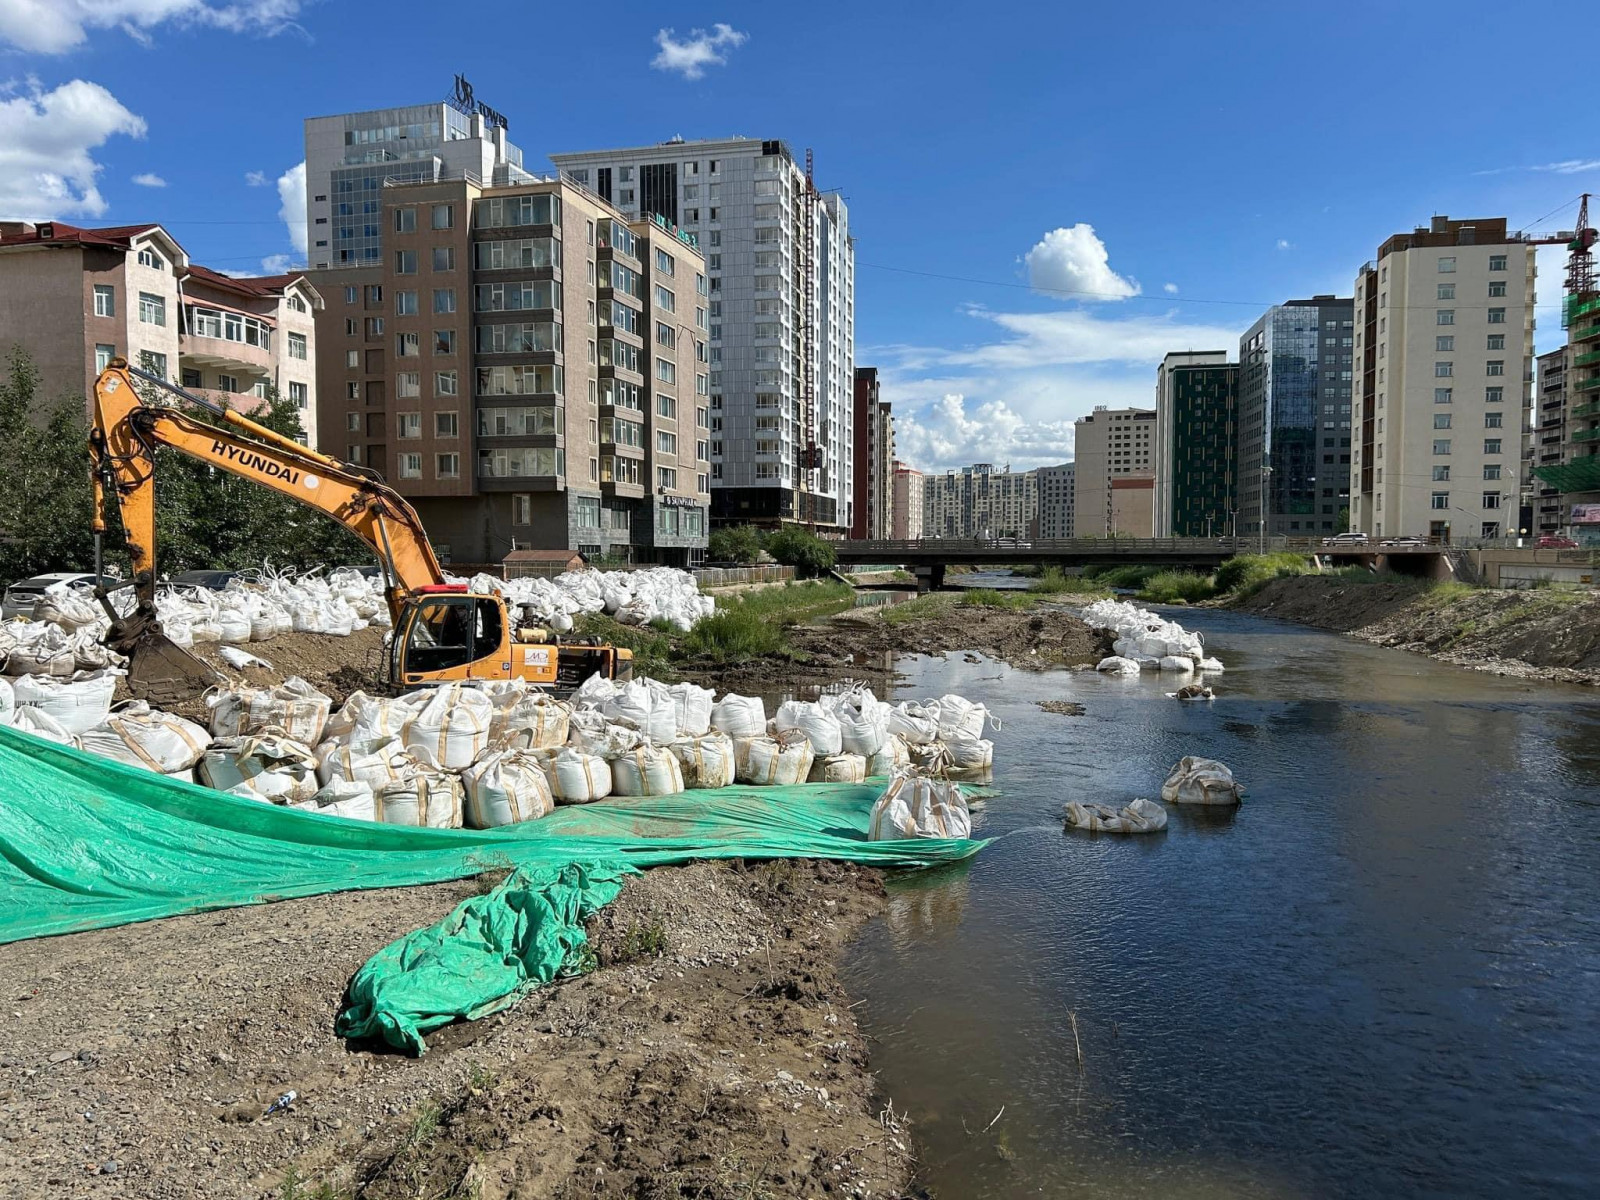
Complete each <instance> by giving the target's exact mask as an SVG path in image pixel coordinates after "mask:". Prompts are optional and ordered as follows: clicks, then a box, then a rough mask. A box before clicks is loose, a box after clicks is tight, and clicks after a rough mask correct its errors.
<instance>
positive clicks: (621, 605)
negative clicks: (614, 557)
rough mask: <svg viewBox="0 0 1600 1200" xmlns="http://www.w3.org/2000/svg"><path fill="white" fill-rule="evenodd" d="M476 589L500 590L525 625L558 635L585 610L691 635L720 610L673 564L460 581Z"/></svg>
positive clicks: (476, 590)
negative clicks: (698, 624)
mask: <svg viewBox="0 0 1600 1200" xmlns="http://www.w3.org/2000/svg"><path fill="white" fill-rule="evenodd" d="M454 582H457V583H465V584H467V586H468V587H470V588H471V589H472V591H474V592H484V593H487V592H499V593H500V594H501V595H502V596H504V597H505V601H506V606H507V607H508V608H510V609H511V610H512V611H513V612H514V613H515V614H516V616H517V619H518V622H519V624H521V625H523V626H544V627H546V628H549V629H553V630H555V631H556V632H557V633H566V632H567V631H568V630H569V629H571V628H572V624H573V619H574V618H575V617H579V616H582V615H583V614H585V613H605V614H606V615H608V616H612V617H615V618H616V619H617V620H618V621H620V622H622V624H624V625H648V624H650V623H651V622H652V621H665V622H666V623H667V624H669V625H671V626H672V628H674V629H676V630H677V631H678V632H680V633H687V632H688V631H689V630H690V629H692V628H693V627H694V625H695V623H696V622H697V621H699V620H700V619H701V618H702V617H709V616H710V615H711V614H712V613H713V612H714V611H715V610H716V601H715V600H713V599H712V598H711V597H710V596H703V595H701V594H700V586H699V584H697V583H696V582H695V579H694V576H693V575H691V574H689V572H687V571H680V570H678V569H677V568H675V567H647V568H644V569H642V570H638V571H594V570H588V569H585V570H581V571H567V572H566V573H564V574H561V575H557V576H554V577H553V578H551V577H544V576H537V577H536V576H523V577H519V578H516V579H496V578H495V577H494V576H493V575H474V576H473V577H472V578H471V579H457V580H455V581H454Z"/></svg>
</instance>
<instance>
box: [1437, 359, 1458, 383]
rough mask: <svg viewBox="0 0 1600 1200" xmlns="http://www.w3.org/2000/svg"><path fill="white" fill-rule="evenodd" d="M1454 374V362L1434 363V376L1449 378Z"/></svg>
mask: <svg viewBox="0 0 1600 1200" xmlns="http://www.w3.org/2000/svg"><path fill="white" fill-rule="evenodd" d="M1454 374H1455V364H1454V363H1448V362H1436V363H1434V364H1433V376H1434V378H1435V379H1449V378H1450V377H1451V376H1452V375H1454Z"/></svg>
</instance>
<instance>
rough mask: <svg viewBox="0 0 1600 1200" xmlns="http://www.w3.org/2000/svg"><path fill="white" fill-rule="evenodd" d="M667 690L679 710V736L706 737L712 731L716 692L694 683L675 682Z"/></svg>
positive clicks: (677, 710) (674, 705) (674, 706)
mask: <svg viewBox="0 0 1600 1200" xmlns="http://www.w3.org/2000/svg"><path fill="white" fill-rule="evenodd" d="M666 691H667V696H668V698H669V699H671V701H672V706H673V708H674V709H675V710H676V712H677V717H678V736H679V737H690V738H697V737H704V736H705V735H706V734H707V733H709V732H710V731H711V709H712V704H713V701H714V699H715V697H716V693H715V692H713V691H712V690H711V689H710V688H703V687H700V686H699V685H697V684H693V683H674V684H672V685H671V686H670V687H668V688H667V689H666Z"/></svg>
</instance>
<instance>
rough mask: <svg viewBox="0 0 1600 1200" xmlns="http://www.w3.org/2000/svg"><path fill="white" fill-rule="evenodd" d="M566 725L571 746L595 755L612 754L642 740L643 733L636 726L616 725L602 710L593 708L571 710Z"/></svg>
mask: <svg viewBox="0 0 1600 1200" xmlns="http://www.w3.org/2000/svg"><path fill="white" fill-rule="evenodd" d="M570 728H571V732H570V733H569V734H568V739H569V740H570V742H571V744H572V745H573V747H574V748H576V749H578V750H581V751H583V752H584V753H585V754H593V755H594V756H595V757H597V758H604V759H613V758H616V757H617V756H618V755H619V754H626V753H627V752H628V751H629V750H632V749H633V748H634V747H635V746H637V745H638V744H639V743H640V742H641V741H643V740H644V735H643V734H642V733H640V732H639V731H638V730H637V729H629V728H628V727H627V726H626V725H617V724H615V723H613V722H612V720H611V719H610V718H609V717H607V716H606V715H605V713H603V712H601V711H600V710H599V709H594V708H583V709H579V710H577V711H576V712H574V713H573V714H572V717H571V721H570Z"/></svg>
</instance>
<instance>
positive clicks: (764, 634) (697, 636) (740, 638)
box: [680, 608, 788, 663]
mask: <svg viewBox="0 0 1600 1200" xmlns="http://www.w3.org/2000/svg"><path fill="white" fill-rule="evenodd" d="M787 645H788V639H787V638H785V637H784V635H783V628H782V626H780V625H777V624H775V623H773V622H772V621H770V620H768V619H767V618H765V617H761V616H759V615H757V614H756V613H753V612H749V611H747V610H744V609H737V608H724V609H718V610H717V611H716V612H714V613H712V614H711V615H710V616H709V617H706V618H704V619H702V620H701V621H700V622H699V623H698V624H697V625H695V627H694V628H693V629H691V630H690V631H689V632H688V633H686V634H684V635H683V642H682V644H681V647H680V648H681V651H682V653H683V654H684V655H686V656H687V657H690V658H709V659H710V660H711V661H712V662H718V663H727V662H739V661H742V660H744V659H747V658H759V657H761V656H762V655H766V654H776V653H778V652H779V651H780V650H782V649H784V647H785V646H787Z"/></svg>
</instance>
